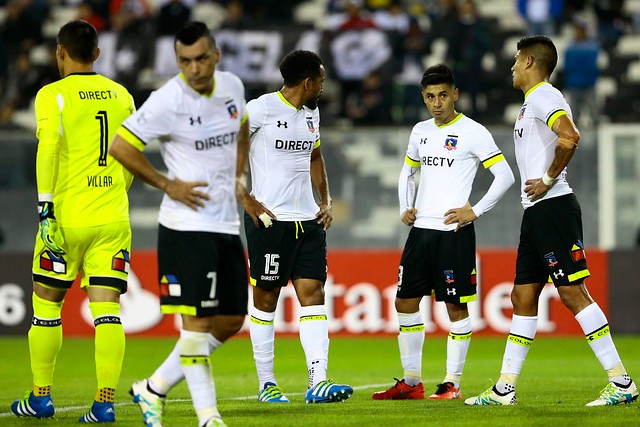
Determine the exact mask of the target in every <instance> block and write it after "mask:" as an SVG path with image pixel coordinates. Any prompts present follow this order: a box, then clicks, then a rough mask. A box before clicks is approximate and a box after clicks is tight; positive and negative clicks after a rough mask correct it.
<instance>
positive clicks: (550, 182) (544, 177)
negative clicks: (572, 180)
mask: <svg viewBox="0 0 640 427" xmlns="http://www.w3.org/2000/svg"><path fill="white" fill-rule="evenodd" d="M554 182H556V179H555V178H551V177H550V176H549V174H548V173H547V172H545V173H544V175H542V183H543V184H544V185H546V186H547V187H551V186H552V185H553V183H554Z"/></svg>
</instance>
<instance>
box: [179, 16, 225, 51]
mask: <svg viewBox="0 0 640 427" xmlns="http://www.w3.org/2000/svg"><path fill="white" fill-rule="evenodd" d="M202 37H206V38H207V40H208V41H209V47H210V48H211V49H216V39H215V38H214V37H213V34H211V31H210V30H209V27H207V25H206V24H205V23H204V22H200V21H193V22H189V23H188V24H186V25H185V26H184V27H182V29H180V31H178V33H177V34H176V38H175V40H174V42H173V48H174V49H175V47H176V45H177V44H178V42H180V43H182V44H183V45H185V46H191V45H192V44H194V43H195V42H197V41H198V40H200V39H201V38H202Z"/></svg>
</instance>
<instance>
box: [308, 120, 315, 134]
mask: <svg viewBox="0 0 640 427" xmlns="http://www.w3.org/2000/svg"><path fill="white" fill-rule="evenodd" d="M307 127H308V128H309V132H311V133H314V132H315V131H316V128H315V127H313V120H311V119H309V118H308V119H307Z"/></svg>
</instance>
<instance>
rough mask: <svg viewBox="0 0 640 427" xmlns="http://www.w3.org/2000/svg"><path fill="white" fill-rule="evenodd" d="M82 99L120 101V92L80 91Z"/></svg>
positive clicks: (79, 94)
mask: <svg viewBox="0 0 640 427" xmlns="http://www.w3.org/2000/svg"><path fill="white" fill-rule="evenodd" d="M78 96H79V97H80V99H118V92H116V91H114V90H80V91H78Z"/></svg>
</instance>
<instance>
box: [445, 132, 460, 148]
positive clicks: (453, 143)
mask: <svg viewBox="0 0 640 427" xmlns="http://www.w3.org/2000/svg"><path fill="white" fill-rule="evenodd" d="M457 147H458V135H447V139H445V140H444V148H446V149H447V150H449V151H453V150H455V149H456V148H457Z"/></svg>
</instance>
